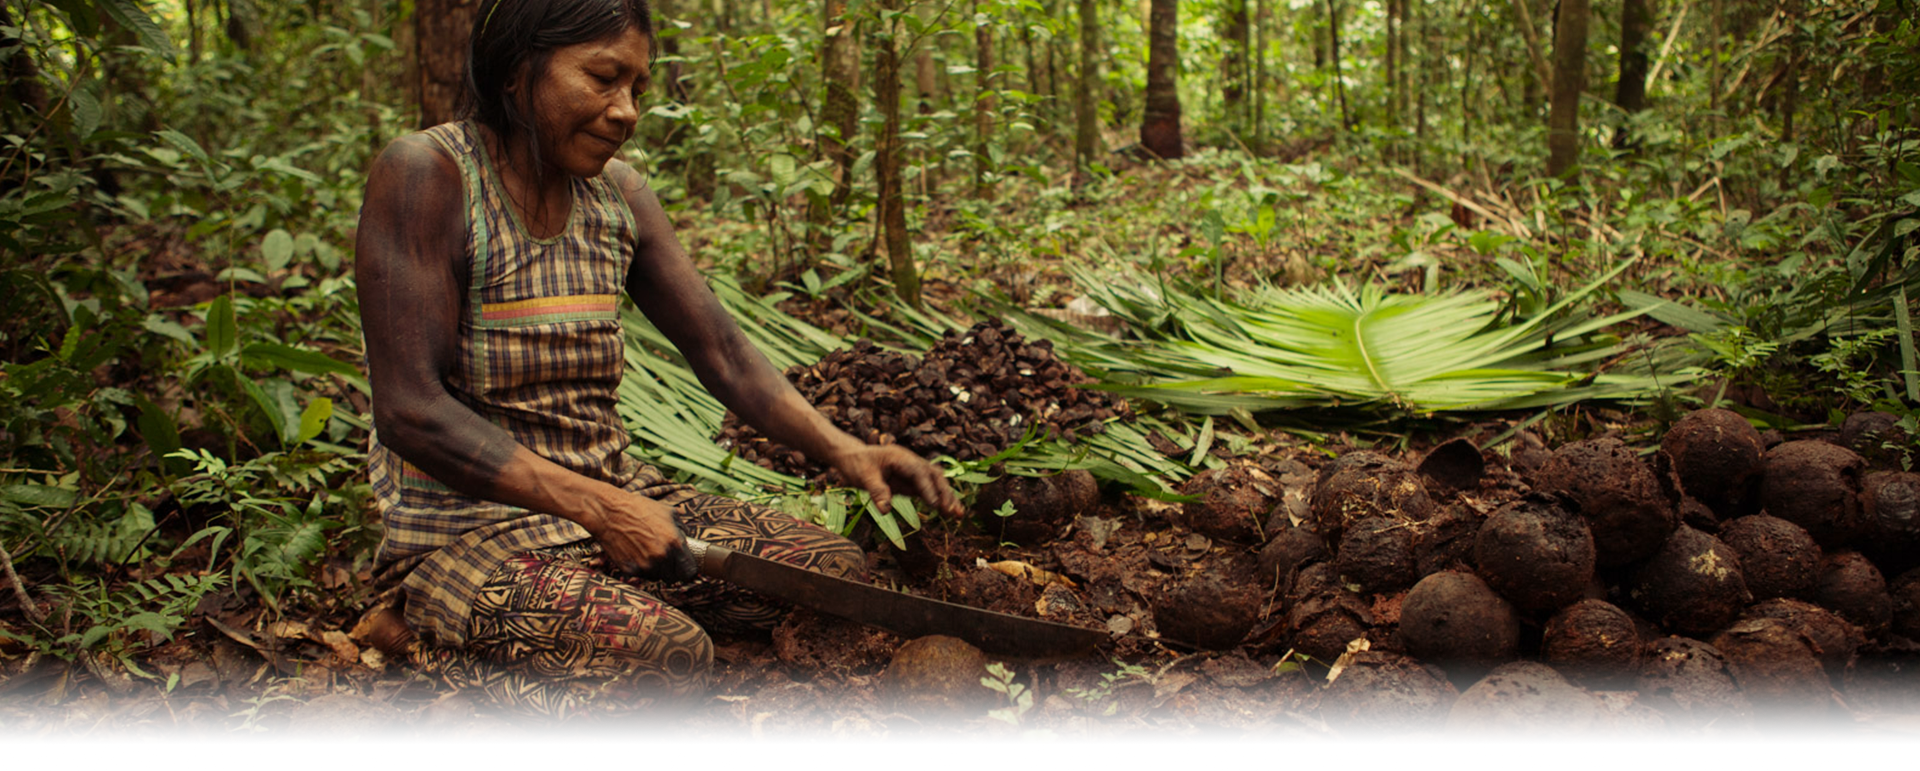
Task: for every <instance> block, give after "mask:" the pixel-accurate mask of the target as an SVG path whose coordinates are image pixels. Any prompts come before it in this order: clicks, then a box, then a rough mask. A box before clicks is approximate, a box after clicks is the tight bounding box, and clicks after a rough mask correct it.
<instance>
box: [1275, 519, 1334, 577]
mask: <svg viewBox="0 0 1920 771" xmlns="http://www.w3.org/2000/svg"><path fill="white" fill-rule="evenodd" d="M1326 558H1327V542H1326V540H1325V539H1323V538H1321V537H1320V536H1317V535H1314V534H1313V531H1311V530H1308V529H1306V528H1304V527H1294V526H1293V525H1283V526H1281V527H1280V528H1279V529H1277V530H1275V531H1274V533H1273V534H1272V535H1270V536H1268V537H1267V545H1266V547H1264V548H1262V549H1261V550H1260V576H1261V578H1262V580H1264V581H1266V582H1267V583H1268V585H1269V586H1278V587H1280V590H1281V591H1282V592H1285V591H1286V590H1287V588H1288V584H1289V582H1291V581H1292V579H1293V576H1294V574H1295V573H1296V572H1297V571H1299V570H1300V569H1301V568H1303V567H1306V566H1307V565H1309V564H1312V563H1314V562H1317V561H1320V560H1323V559H1326Z"/></svg>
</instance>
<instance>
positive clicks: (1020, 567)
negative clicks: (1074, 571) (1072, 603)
mask: <svg viewBox="0 0 1920 771" xmlns="http://www.w3.org/2000/svg"><path fill="white" fill-rule="evenodd" d="M974 564H977V565H979V566H980V567H983V568H988V569H991V570H993V571H995V572H997V573H1000V574H1002V575H1006V576H1010V577H1013V578H1018V579H1021V580H1023V581H1026V582H1027V583H1030V584H1033V585H1034V586H1046V585H1048V584H1060V585H1061V586H1067V587H1072V586H1073V585H1074V583H1073V580H1072V579H1070V578H1067V577H1066V576H1063V575H1060V574H1059V573H1055V572H1053V571H1051V570H1042V569H1040V568H1036V567H1034V566H1032V565H1029V564H1027V563H1025V562H1021V561H1019V560H1001V561H999V562H988V561H986V560H985V559H976V560H975V561H974Z"/></svg>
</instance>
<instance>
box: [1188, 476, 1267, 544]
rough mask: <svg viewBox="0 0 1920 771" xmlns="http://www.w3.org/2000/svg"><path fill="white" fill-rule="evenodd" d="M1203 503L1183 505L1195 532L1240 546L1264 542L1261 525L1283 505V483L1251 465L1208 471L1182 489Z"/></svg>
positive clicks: (1193, 502) (1196, 501) (1190, 480)
mask: <svg viewBox="0 0 1920 771" xmlns="http://www.w3.org/2000/svg"><path fill="white" fill-rule="evenodd" d="M1180 494H1181V495H1192V496H1198V498H1199V500H1195V501H1188V502H1186V503H1183V504H1180V511H1181V514H1182V515H1183V517H1184V518H1185V520H1186V524H1187V527H1189V528H1192V529H1193V530H1194V532H1198V533H1204V534H1206V535H1208V536H1211V537H1213V538H1218V539H1221V540H1224V541H1231V542H1233V543H1238V544H1257V543H1259V542H1260V537H1261V532H1260V523H1261V521H1262V520H1263V519H1264V518H1265V517H1266V516H1267V513H1268V512H1270V511H1272V510H1273V508H1274V507H1275V506H1276V505H1278V504H1279V503H1280V495H1281V487H1280V481H1279V480H1277V479H1274V478H1273V476H1272V475H1271V474H1268V473H1267V472H1266V471H1264V470H1262V469H1261V468H1260V467H1258V466H1255V465H1253V464H1251V463H1236V464H1233V465H1230V466H1227V467H1225V468H1217V469H1207V470H1206V471H1202V472H1200V473H1198V474H1195V475H1193V478H1191V479H1188V480H1187V481H1186V483H1185V484H1183V485H1181V486H1180Z"/></svg>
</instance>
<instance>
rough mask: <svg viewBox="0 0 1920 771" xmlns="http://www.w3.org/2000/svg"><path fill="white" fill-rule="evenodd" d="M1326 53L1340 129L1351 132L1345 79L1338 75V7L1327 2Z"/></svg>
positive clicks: (1351, 115)
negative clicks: (1329, 62) (1331, 69)
mask: <svg viewBox="0 0 1920 771" xmlns="http://www.w3.org/2000/svg"><path fill="white" fill-rule="evenodd" d="M1327 34H1328V39H1327V42H1328V52H1329V53H1330V54H1332V56H1333V94H1334V96H1336V97H1338V98H1339V99H1340V128H1342V129H1345V130H1347V131H1352V130H1353V112H1352V111H1351V110H1349V109H1348V108H1347V84H1346V78H1344V77H1342V76H1341V74H1340V6H1339V5H1338V4H1337V2H1336V0H1327Z"/></svg>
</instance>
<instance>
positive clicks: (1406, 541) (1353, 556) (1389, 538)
mask: <svg viewBox="0 0 1920 771" xmlns="http://www.w3.org/2000/svg"><path fill="white" fill-rule="evenodd" d="M1408 525H1409V523H1407V522H1404V521H1401V520H1396V519H1388V518H1386V517H1374V518H1371V519H1364V520H1360V521H1358V522H1354V523H1352V524H1350V525H1348V526H1347V530H1346V533H1345V534H1344V535H1342V536H1341V537H1340V551H1339V553H1338V554H1337V555H1335V557H1334V561H1333V567H1334V569H1336V570H1338V571H1340V575H1341V576H1342V577H1344V578H1346V579H1347V580H1349V581H1352V582H1353V583H1355V584H1358V585H1359V586H1360V591H1363V592H1395V591H1399V590H1401V589H1405V588H1407V587H1409V586H1412V585H1413V582H1414V580H1416V579H1417V578H1419V576H1418V575H1417V573H1416V572H1415V567H1416V564H1415V561H1414V551H1413V547H1414V540H1415V536H1414V531H1413V530H1412V528H1410V527H1409V526H1408Z"/></svg>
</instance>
